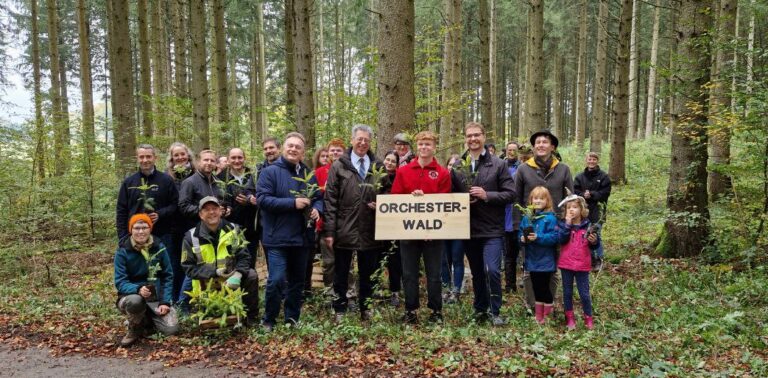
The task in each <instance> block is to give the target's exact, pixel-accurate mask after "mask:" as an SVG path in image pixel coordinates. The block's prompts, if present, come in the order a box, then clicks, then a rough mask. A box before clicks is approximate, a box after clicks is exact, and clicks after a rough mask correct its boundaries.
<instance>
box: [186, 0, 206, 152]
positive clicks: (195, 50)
mask: <svg viewBox="0 0 768 378" xmlns="http://www.w3.org/2000/svg"><path fill="white" fill-rule="evenodd" d="M192 6H193V7H192V9H191V12H190V15H189V31H190V42H191V46H192V48H191V50H190V55H191V56H190V58H191V59H190V60H191V63H192V113H193V119H194V120H193V123H194V130H195V132H194V137H193V138H192V148H193V149H194V150H195V151H201V150H203V149H206V148H210V146H211V141H210V131H209V126H208V77H207V72H208V69H207V66H208V65H207V58H208V55H207V53H206V47H205V22H206V20H205V17H206V16H205V1H203V0H200V1H194V2H192Z"/></svg>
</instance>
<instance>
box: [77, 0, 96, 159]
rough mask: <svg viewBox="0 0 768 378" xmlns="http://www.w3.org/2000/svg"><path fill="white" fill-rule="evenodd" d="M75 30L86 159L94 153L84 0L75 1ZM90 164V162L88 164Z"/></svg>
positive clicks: (88, 25) (89, 30)
mask: <svg viewBox="0 0 768 378" xmlns="http://www.w3.org/2000/svg"><path fill="white" fill-rule="evenodd" d="M77 30H78V37H79V38H78V41H79V47H80V95H81V96H82V127H83V140H84V142H85V151H86V156H85V158H86V161H89V160H90V159H91V157H92V156H93V154H94V141H95V139H96V137H95V131H94V114H93V84H92V83H91V42H90V35H91V27H90V22H89V18H88V10H87V6H86V1H85V0H78V1H77ZM88 165H89V166H90V164H88ZM89 172H90V170H89Z"/></svg>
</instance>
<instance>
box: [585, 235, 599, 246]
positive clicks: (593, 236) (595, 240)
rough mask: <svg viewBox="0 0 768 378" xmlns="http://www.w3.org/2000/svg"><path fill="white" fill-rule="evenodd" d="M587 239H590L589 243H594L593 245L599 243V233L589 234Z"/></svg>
mask: <svg viewBox="0 0 768 378" xmlns="http://www.w3.org/2000/svg"><path fill="white" fill-rule="evenodd" d="M587 241H589V244H592V245H595V244H597V234H594V233H590V234H588V235H587Z"/></svg>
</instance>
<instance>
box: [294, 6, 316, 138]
mask: <svg viewBox="0 0 768 378" xmlns="http://www.w3.org/2000/svg"><path fill="white" fill-rule="evenodd" d="M311 9H312V1H311V0H293V13H292V17H293V21H292V22H291V23H292V25H293V46H294V50H293V58H294V61H295V62H294V66H295V71H294V79H295V86H296V90H295V91H294V93H295V96H296V113H295V114H296V129H297V130H298V131H299V132H300V133H301V134H302V135H304V138H306V140H307V144H306V149H307V151H313V150H314V148H315V104H314V98H315V94H314V88H315V80H314V72H313V70H312V67H313V66H312V42H311V41H312V35H311V34H312V33H311V30H312V25H311V24H310V22H309V14H310V10H311Z"/></svg>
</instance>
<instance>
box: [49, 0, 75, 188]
mask: <svg viewBox="0 0 768 378" xmlns="http://www.w3.org/2000/svg"><path fill="white" fill-rule="evenodd" d="M46 5H47V11H48V51H49V54H50V60H49V62H50V64H49V66H50V69H51V76H50V80H51V89H50V96H51V120H52V121H53V154H54V171H53V172H54V175H56V176H61V175H63V174H64V172H66V171H67V168H68V167H67V165H68V164H67V161H68V159H66V156H67V152H66V150H67V144H68V143H67V141H68V139H69V130H68V129H67V128H66V126H65V124H64V118H65V117H67V115H66V114H64V112H63V110H62V104H61V85H62V83H61V73H60V70H61V67H60V66H59V44H58V41H59V36H58V32H59V21H58V20H59V17H58V13H57V10H58V6H57V4H56V0H47V3H46ZM64 85H66V83H64Z"/></svg>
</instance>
